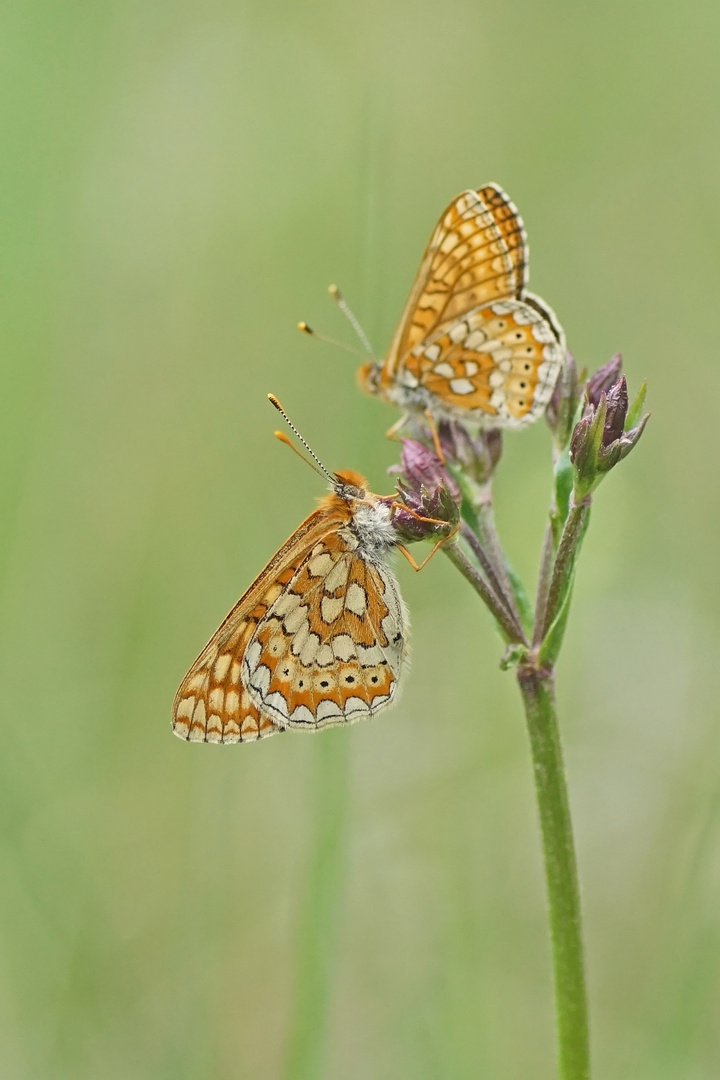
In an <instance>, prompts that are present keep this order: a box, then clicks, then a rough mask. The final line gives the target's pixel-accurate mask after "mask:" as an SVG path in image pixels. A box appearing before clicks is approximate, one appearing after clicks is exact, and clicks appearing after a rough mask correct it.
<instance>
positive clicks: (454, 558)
mask: <svg viewBox="0 0 720 1080" xmlns="http://www.w3.org/2000/svg"><path fill="white" fill-rule="evenodd" d="M442 550H443V551H444V552H445V554H446V555H447V557H448V559H449V560H450V562H451V563H452V564H453V566H455V567H457V569H458V570H459V571H460V573H461V574H462V575H463V577H465V578H466V579H467V580H468V581H469V582H470V584H471V585H472V587H473V589H474V590H475V592H476V593H477V594H478V595H479V596H480V598H481V600H482V601H483V603H484V604H485V606H486V607H488V608H489V609H490V611H491V612H492V614H493V615H494V616H495V619H496V621H497V623H498V625H499V627H500V630H501V632H502V634H503V637H504V638H505V640H506V641H507V642H508V644H514V645H527V641H526V640H525V635H524V633H523V630H522V627H521V626H520V623H519V621H518V620H517V619H516V618H515V616H514V615H513V614H512V613H511V612H510V611H509V610H508V609H507V608H506V607H505V605H504V604H503V603H502V602H501V601H500V600H499V599H498V597H497V596H496V595H495V593H494V591H493V590H492V589H491V588H490V586H489V585H488V583H487V581H486V580H485V578H484V577H483V576H482V574H480V572H479V571H478V570H477V569H476V568H475V567H474V566H473V564H472V563H471V562H470V560H469V559H468V557H467V555H466V554H465V552H464V551H463V550H462V548H461V547H460V546H459V544H457V543H456V542H452V541H451V542H450V543H449V544H445V545H444V546H443V548H442Z"/></svg>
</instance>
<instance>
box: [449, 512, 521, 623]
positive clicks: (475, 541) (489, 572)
mask: <svg viewBox="0 0 720 1080" xmlns="http://www.w3.org/2000/svg"><path fill="white" fill-rule="evenodd" d="M460 535H461V536H462V538H463V540H464V541H465V543H466V544H467V546H468V547H469V548H470V550H471V551H472V553H473V555H474V556H475V558H476V559H477V561H478V562H479V563H480V566H481V567H482V569H483V571H484V573H485V576H486V577H487V579H488V582H489V584H490V586H491V588H492V589H493V591H494V593H495V595H496V596H497V598H498V600H499V601H500V602H501V603H503V604H504V605H505V607H506V608H507V610H508V614H509V615H511V616H512V617H513V618H516V615H515V612H514V611H513V602H512V593H511V592H510V591H509V590H506V589H503V587H502V585H501V584H500V581H499V580H498V577H497V574H496V572H495V566H494V565H493V563H492V562H491V561H490V559H489V558H488V554H487V552H486V551H485V548H484V547H483V544H482V541H481V540H480V539H479V538H478V537H477V536H476V535H475V533H474V532H473V531H472V529H471V528H470V526H469V525H468V524H467V522H465V521H463V522H462V523H461V525H460Z"/></svg>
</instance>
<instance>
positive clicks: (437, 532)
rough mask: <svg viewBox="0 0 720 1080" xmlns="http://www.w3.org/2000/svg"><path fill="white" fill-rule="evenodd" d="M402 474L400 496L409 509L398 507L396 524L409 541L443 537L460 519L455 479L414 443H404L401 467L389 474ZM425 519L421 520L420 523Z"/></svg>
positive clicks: (431, 453) (431, 455) (426, 449)
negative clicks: (449, 526) (449, 527)
mask: <svg viewBox="0 0 720 1080" xmlns="http://www.w3.org/2000/svg"><path fill="white" fill-rule="evenodd" d="M388 471H390V472H394V473H398V472H399V473H400V476H399V478H398V495H399V496H400V499H401V501H402V502H403V503H404V504H405V506H406V507H407V510H405V509H403V507H402V506H398V505H397V500H389V501H390V502H393V501H394V503H395V506H394V511H393V524H394V525H395V528H396V529H397V531H398V533H399V534H400V536H401V537H402V538H404V539H406V540H425V539H428V538H432V537H437V536H442V535H443V534H444V533H446V532H447V528H448V524H450V525H454V524H455V523H456V522H457V521H458V519H459V512H458V506H459V504H460V503H461V502H462V494H461V492H460V488H459V486H458V483H457V481H456V480H455V477H454V476H453V475H452V473H451V472H450V471H449V470H448V469H447V468H446V467H445V466H444V465H443V463H442V462H441V461H440V459H439V458H438V457H437V455H436V454H435V453H434V451H433V450H430V449H428V447H426V446H423V444H422V443H419V442H417V441H416V440H415V439H403V441H402V453H401V464H400V465H399V466H397V467H395V468H394V469H391V470H388ZM419 519H422V520H419Z"/></svg>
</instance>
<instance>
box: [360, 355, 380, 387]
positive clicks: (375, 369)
mask: <svg viewBox="0 0 720 1080" xmlns="http://www.w3.org/2000/svg"><path fill="white" fill-rule="evenodd" d="M381 375H382V364H379V363H378V362H377V360H368V361H367V363H365V364H363V365H362V367H361V368H360V369H359V370H358V373H357V380H358V384H359V386H360V389H361V390H364V391H365V392H366V393H368V394H379V393H380V379H381Z"/></svg>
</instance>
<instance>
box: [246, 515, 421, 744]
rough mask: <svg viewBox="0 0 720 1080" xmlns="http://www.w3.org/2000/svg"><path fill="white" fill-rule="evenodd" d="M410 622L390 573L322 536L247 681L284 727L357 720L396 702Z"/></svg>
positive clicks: (275, 608) (255, 647)
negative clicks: (406, 629) (408, 623)
mask: <svg viewBox="0 0 720 1080" xmlns="http://www.w3.org/2000/svg"><path fill="white" fill-rule="evenodd" d="M404 623H405V619H404V612H403V608H402V603H401V600H400V597H399V593H398V591H397V587H396V585H395V583H394V580H393V578H392V575H391V574H390V573H389V572H388V571H387V570H386V568H385V567H383V566H382V565H381V564H375V563H373V562H371V561H368V560H367V559H366V558H365V557H364V556H363V555H362V553H361V552H359V551H358V550H357V549H354V548H353V547H352V546H351V545H350V544H349V543H348V540H347V538H346V537H344V536H343V535H341V534H340V533H335V534H332V535H329V536H327V537H324V538H323V540H322V541H319V542H318V543H317V544H316V545H315V547H314V548H313V549H312V551H311V552H310V555H309V557H308V558H307V559H306V560H305V562H304V563H303V565H302V566H301V567H300V568H299V570H298V571H297V573H296V574H295V576H294V578H293V579H292V581H290V582H289V583H288V585H287V587H286V588H285V589H284V590H283V592H282V594H281V595H280V596H278V597H277V599H276V600H275V602H274V603H273V604H272V605H270V607H269V608H268V610H267V612H266V614H265V616H264V617H263V618H262V619H261V620H260V622H259V623H258V624H257V628H256V630H255V632H254V634H253V636H252V638H251V640H250V641H249V643H248V647H247V650H246V652H245V655H244V659H243V680H244V683H245V685H246V686H247V688H248V691H249V694H250V696H251V699H252V701H253V702H254V703H255V704H256V705H257V706H258V708H259V710H260V712H261V714H263V715H267V716H268V717H270V718H271V719H272V721H273V722H274V723H275V724H276V725H278V726H279V727H289V728H298V729H304V730H316V729H319V728H321V727H327V726H330V725H332V724H341V723H351V722H353V721H354V720H358V719H362V718H363V717H367V716H370V715H372V714H373V713H375V712H377V711H378V710H379V709H380V708H382V707H383V706H385V705H387V704H389V703H390V701H391V700H392V699H393V697H394V695H395V692H396V688H397V682H398V676H399V673H400V668H401V665H402V660H403V656H404V652H405V641H406V635H405V627H404Z"/></svg>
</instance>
